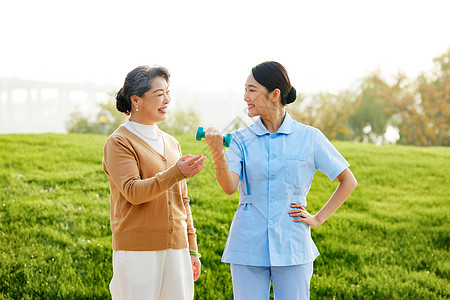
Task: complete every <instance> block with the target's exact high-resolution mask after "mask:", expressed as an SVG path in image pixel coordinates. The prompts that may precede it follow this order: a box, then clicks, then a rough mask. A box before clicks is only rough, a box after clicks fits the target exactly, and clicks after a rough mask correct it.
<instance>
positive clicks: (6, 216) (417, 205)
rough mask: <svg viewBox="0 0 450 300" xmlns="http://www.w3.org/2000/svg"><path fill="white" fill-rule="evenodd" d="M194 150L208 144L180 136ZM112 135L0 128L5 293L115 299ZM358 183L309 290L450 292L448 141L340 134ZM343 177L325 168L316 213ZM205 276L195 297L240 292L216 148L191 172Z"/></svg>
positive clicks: (371, 295) (232, 201)
mask: <svg viewBox="0 0 450 300" xmlns="http://www.w3.org/2000/svg"><path fill="white" fill-rule="evenodd" d="M178 139H179V141H180V143H181V146H182V149H183V152H184V153H185V154H187V153H192V154H197V153H200V152H203V153H204V154H206V155H208V154H209V151H207V148H206V144H205V143H204V142H196V141H195V140H194V138H192V137H191V136H186V137H178ZM104 142H105V137H102V136H94V135H56V134H41V135H0V189H1V193H0V278H1V280H0V299H55V298H63V299H108V298H110V296H109V290H108V284H109V281H110V279H111V276H112V267H111V231H110V228H109V186H108V181H107V177H106V175H105V174H104V173H103V170H102V167H101V162H102V150H103V144H104ZM335 145H336V147H337V148H338V149H339V150H340V152H341V153H342V154H343V155H344V156H345V157H346V158H347V160H348V161H349V162H350V164H351V167H350V168H351V170H352V171H353V173H354V174H355V176H356V178H357V179H358V187H357V189H356V190H355V192H354V193H353V194H352V196H351V197H350V198H349V199H348V200H347V201H346V202H345V204H344V205H343V206H342V207H341V209H339V210H338V211H337V212H336V213H335V214H334V215H333V216H332V217H331V218H330V219H329V220H328V221H327V222H325V223H324V224H323V225H322V226H321V227H319V228H315V229H313V230H312V234H313V239H314V240H315V242H316V244H317V247H318V248H319V251H320V252H321V256H319V258H318V259H317V260H316V261H315V264H314V275H313V278H312V281H311V298H312V299H333V298H336V299H389V298H392V299H448V298H449V297H450V289H449V278H450V257H449V245H450V227H449V222H448V217H449V210H450V203H449V202H450V182H449V177H450V175H449V170H450V149H449V148H436V147H433V148H416V147H407V146H383V147H377V146H374V145H362V144H353V143H335ZM336 185H337V183H336V182H330V181H329V180H328V179H327V178H326V177H325V176H324V175H323V174H321V173H317V174H316V176H315V178H314V181H313V185H312V188H311V191H310V193H309V196H308V204H309V205H308V208H309V210H310V211H311V212H316V211H317V210H318V209H320V207H321V206H322V205H323V204H324V203H325V202H326V201H327V200H328V198H329V196H330V195H331V194H332V192H333V190H334V189H335V188H336ZM188 186H189V192H190V197H191V206H192V211H193V216H194V223H195V226H196V228H197V234H198V244H199V250H200V252H201V253H202V255H203V257H202V263H203V266H202V275H201V277H200V279H199V280H198V281H197V282H196V284H195V295H196V297H195V299H232V286H231V276H230V272H229V266H228V265H227V264H223V263H221V262H220V258H221V255H222V251H223V248H224V245H225V242H226V238H227V233H228V229H229V225H230V223H231V220H232V218H233V213H234V211H235V208H236V207H237V203H238V195H237V193H236V194H235V195H233V196H228V195H226V194H225V193H224V192H223V191H222V190H221V189H220V187H219V185H218V183H217V182H216V181H215V178H214V169H213V165H212V158H211V157H210V160H209V161H208V163H207V166H206V168H205V170H204V171H203V172H202V173H201V174H200V175H198V176H196V177H194V178H192V179H189V180H188Z"/></svg>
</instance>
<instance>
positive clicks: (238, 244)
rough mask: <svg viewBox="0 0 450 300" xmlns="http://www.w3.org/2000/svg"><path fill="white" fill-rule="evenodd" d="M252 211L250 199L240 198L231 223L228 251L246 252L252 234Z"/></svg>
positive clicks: (247, 197) (248, 197)
mask: <svg viewBox="0 0 450 300" xmlns="http://www.w3.org/2000/svg"><path fill="white" fill-rule="evenodd" d="M252 210H253V205H252V203H251V197H250V196H241V197H240V199H239V207H238V209H237V210H236V213H235V214H234V218H233V222H231V227H230V235H229V239H228V246H227V248H228V250H229V251H237V252H248V249H249V241H250V239H251V232H252V230H251V225H252Z"/></svg>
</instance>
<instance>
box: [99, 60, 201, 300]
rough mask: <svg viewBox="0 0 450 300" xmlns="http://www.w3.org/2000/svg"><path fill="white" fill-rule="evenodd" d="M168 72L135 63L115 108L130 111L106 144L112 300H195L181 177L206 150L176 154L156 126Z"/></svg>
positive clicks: (193, 255) (193, 253) (166, 100)
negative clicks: (195, 154)
mask: <svg viewBox="0 0 450 300" xmlns="http://www.w3.org/2000/svg"><path fill="white" fill-rule="evenodd" d="M169 76H170V75H169V72H168V71H167V69H165V68H162V67H152V68H150V67H147V66H140V67H137V68H135V69H134V70H132V71H131V72H130V73H128V75H127V76H126V79H125V82H124V85H123V87H122V88H121V89H120V90H119V92H118V93H117V96H116V107H117V109H118V110H119V111H120V112H123V113H125V114H127V115H130V118H129V120H128V121H127V122H126V123H125V124H124V125H121V126H120V127H119V128H118V129H117V130H116V131H115V132H114V133H113V134H112V135H111V136H110V137H109V138H108V140H107V141H106V144H105V147H104V156H103V169H104V171H105V172H106V174H107V175H108V179H109V183H110V190H111V230H112V248H113V271H114V275H113V278H112V280H111V283H110V290H111V295H112V298H113V299H133V300H135V299H149V300H150V299H160V300H177V299H180V300H188V299H189V300H192V299H193V296H194V281H195V280H197V278H198V277H199V275H200V260H199V257H200V255H199V254H198V250H197V241H196V234H195V229H194V226H193V222H192V216H191V210H190V206H189V198H188V196H187V188H186V181H185V179H186V178H189V177H193V176H195V175H196V174H198V173H199V172H200V171H201V170H202V169H203V166H204V162H205V159H206V157H204V156H203V155H201V154H200V155H197V156H193V155H185V156H181V149H180V145H179V143H178V142H177V140H176V139H175V138H173V137H172V136H170V135H169V134H167V133H165V132H163V131H161V130H159V128H158V126H157V125H156V124H157V123H158V122H161V121H164V120H166V118H167V107H168V106H169V104H170V93H169Z"/></svg>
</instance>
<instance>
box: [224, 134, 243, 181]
mask: <svg viewBox="0 0 450 300" xmlns="http://www.w3.org/2000/svg"><path fill="white" fill-rule="evenodd" d="M225 159H226V160H227V164H228V167H229V168H230V171H231V172H234V173H236V174H238V175H239V176H240V175H241V171H242V155H241V150H240V148H239V144H238V143H237V142H236V140H235V139H234V136H233V139H232V141H231V145H230V147H229V148H228V149H227V150H226V151H225Z"/></svg>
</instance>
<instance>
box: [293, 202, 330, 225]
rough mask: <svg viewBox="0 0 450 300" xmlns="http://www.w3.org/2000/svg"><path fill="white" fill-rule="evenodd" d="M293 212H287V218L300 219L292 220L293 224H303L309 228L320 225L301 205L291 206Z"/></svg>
mask: <svg viewBox="0 0 450 300" xmlns="http://www.w3.org/2000/svg"><path fill="white" fill-rule="evenodd" d="M291 207H292V208H293V210H290V211H289V216H291V217H301V218H299V219H294V222H297V223H299V222H305V223H306V224H308V225H309V226H310V227H318V226H320V225H321V224H322V223H321V222H320V220H319V219H318V218H317V217H316V216H315V215H314V216H313V215H311V214H310V213H309V212H307V211H306V209H305V208H304V207H303V205H301V204H291Z"/></svg>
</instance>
